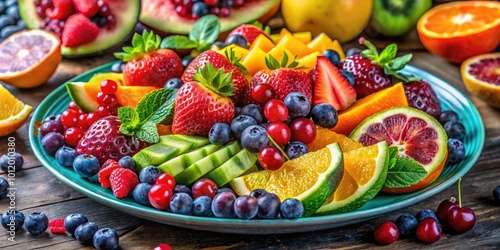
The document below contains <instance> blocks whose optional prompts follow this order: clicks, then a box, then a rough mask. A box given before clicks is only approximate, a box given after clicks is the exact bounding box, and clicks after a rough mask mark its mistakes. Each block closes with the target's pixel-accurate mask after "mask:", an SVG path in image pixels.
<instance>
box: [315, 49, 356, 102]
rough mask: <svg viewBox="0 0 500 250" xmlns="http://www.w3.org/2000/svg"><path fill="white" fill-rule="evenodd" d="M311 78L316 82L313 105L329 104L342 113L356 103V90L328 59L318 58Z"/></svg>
mask: <svg viewBox="0 0 500 250" xmlns="http://www.w3.org/2000/svg"><path fill="white" fill-rule="evenodd" d="M311 76H312V80H313V82H314V91H313V105H317V104H320V103H329V104H331V105H332V106H333V107H335V109H337V111H341V110H345V109H347V108H349V107H350V106H351V105H352V104H353V103H354V102H355V101H356V90H355V89H354V87H353V86H351V84H349V82H348V81H347V80H346V79H345V78H344V76H342V74H341V73H340V71H339V69H338V68H337V67H335V66H334V65H333V64H332V63H331V62H330V60H328V58H326V57H324V56H318V59H317V61H316V65H315V66H314V69H313V70H312V72H311Z"/></svg>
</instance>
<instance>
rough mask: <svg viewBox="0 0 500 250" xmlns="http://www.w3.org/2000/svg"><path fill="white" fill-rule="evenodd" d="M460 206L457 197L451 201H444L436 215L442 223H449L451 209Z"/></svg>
mask: <svg viewBox="0 0 500 250" xmlns="http://www.w3.org/2000/svg"><path fill="white" fill-rule="evenodd" d="M456 206H458V204H457V201H456V199H455V197H451V198H450V199H447V200H444V201H442V202H441V203H439V206H438V208H437V210H436V215H437V217H438V218H439V220H440V221H443V222H447V221H448V214H449V213H450V210H451V208H453V207H456Z"/></svg>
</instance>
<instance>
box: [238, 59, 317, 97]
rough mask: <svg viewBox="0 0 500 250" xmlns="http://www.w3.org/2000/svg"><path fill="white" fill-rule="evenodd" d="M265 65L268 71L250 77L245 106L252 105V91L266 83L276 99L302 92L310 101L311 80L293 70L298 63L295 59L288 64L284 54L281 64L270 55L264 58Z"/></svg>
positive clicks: (304, 74)
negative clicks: (271, 88) (274, 93)
mask: <svg viewBox="0 0 500 250" xmlns="http://www.w3.org/2000/svg"><path fill="white" fill-rule="evenodd" d="M266 65H267V67H268V68H269V69H264V70H261V71H259V72H257V73H256V74H255V75H254V76H253V77H252V82H251V83H250V86H249V88H248V89H247V91H246V92H245V100H244V103H245V104H249V103H254V101H253V99H252V89H253V88H254V87H255V86H257V85H259V84H262V83H267V84H269V85H271V87H273V89H274V91H275V92H276V98H277V99H279V100H281V101H283V100H284V99H285V97H286V96H287V95H288V94H289V93H290V92H302V93H304V94H305V95H306V96H307V98H309V100H312V82H311V78H310V77H309V75H308V74H307V73H305V72H304V71H302V70H300V69H298V68H295V67H297V65H298V63H297V61H295V58H294V59H293V60H292V62H291V63H290V64H288V55H287V54H286V53H285V54H284V55H283V58H282V60H281V62H278V61H277V60H276V59H275V58H274V57H272V56H271V55H270V56H269V57H268V58H266Z"/></svg>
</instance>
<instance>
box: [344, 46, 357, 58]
mask: <svg viewBox="0 0 500 250" xmlns="http://www.w3.org/2000/svg"><path fill="white" fill-rule="evenodd" d="M360 53H361V50H360V49H358V48H350V49H348V50H347V52H346V53H345V56H352V55H356V54H360Z"/></svg>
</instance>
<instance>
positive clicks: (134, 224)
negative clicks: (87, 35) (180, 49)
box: [0, 35, 500, 249]
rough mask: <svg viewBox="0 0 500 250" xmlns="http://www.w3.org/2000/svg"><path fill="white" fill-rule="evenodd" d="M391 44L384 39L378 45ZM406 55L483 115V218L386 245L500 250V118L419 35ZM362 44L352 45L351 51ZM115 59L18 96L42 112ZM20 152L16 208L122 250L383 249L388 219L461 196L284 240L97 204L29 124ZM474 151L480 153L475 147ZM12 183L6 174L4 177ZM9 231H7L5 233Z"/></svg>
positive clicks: (18, 240) (77, 62) (476, 190)
mask: <svg viewBox="0 0 500 250" xmlns="http://www.w3.org/2000/svg"><path fill="white" fill-rule="evenodd" d="M389 42H390V41H387V40H379V41H377V45H382V44H387V43H389ZM398 44H399V45H400V48H402V49H403V51H404V52H411V53H413V54H414V59H413V60H412V62H411V64H412V65H414V66H416V67H419V68H421V69H423V70H426V71H428V72H430V73H432V74H435V75H437V76H438V77H440V78H442V79H444V80H445V81H446V82H448V83H450V84H451V85H453V86H455V87H457V88H458V89H459V90H460V91H462V92H463V93H464V94H466V95H467V96H468V97H469V98H470V99H471V101H472V102H473V103H474V105H475V106H476V107H477V109H478V110H479V112H480V114H481V116H482V119H483V122H484V125H485V129H486V138H485V143H484V150H483V152H482V154H481V157H480V158H479V160H478V161H477V163H476V164H475V165H474V166H473V168H472V169H471V170H470V171H469V172H468V173H467V174H466V175H465V176H464V177H463V181H462V194H463V200H464V204H465V205H466V206H468V207H470V208H472V209H473V210H474V211H475V213H476V216H477V224H476V226H475V227H474V229H473V230H471V231H469V232H467V233H464V234H453V233H450V232H447V231H445V233H444V234H443V236H442V238H441V240H439V241H438V242H436V243H433V244H430V245H426V244H423V243H420V242H419V241H418V240H417V239H416V238H411V239H400V240H398V241H397V242H395V243H393V244H391V245H389V246H386V247H385V248H387V249H395V248H397V249H415V248H428V249H466V248H467V249H468V248H471V247H476V248H477V249H498V248H500V237H499V236H500V207H497V206H494V205H493V202H492V190H493V189H494V188H495V187H496V186H498V185H500V171H499V170H498V166H500V114H499V110H495V109H492V108H490V107H488V106H487V105H485V104H484V103H483V102H482V101H480V100H478V99H476V98H474V97H473V96H471V95H470V94H469V93H468V92H467V90H466V89H465V87H464V84H463V82H462V80H461V77H460V72H459V67H458V65H453V64H450V63H448V62H446V61H444V60H443V59H441V58H438V57H436V56H434V55H431V54H429V53H428V52H426V51H425V50H423V49H422V47H421V45H420V44H419V43H418V40H417V39H416V36H411V35H410V36H409V37H407V38H405V39H402V40H399V41H398ZM353 46H356V45H355V44H354V43H349V44H345V45H344V48H346V49H347V48H351V47H353ZM112 60H114V58H113V56H112V55H110V54H108V55H104V56H99V57H92V58H80V59H72V60H69V59H65V60H63V62H62V63H61V64H60V66H59V68H58V70H57V72H56V73H55V75H54V76H53V77H52V78H51V79H50V80H49V81H48V82H47V84H45V85H43V86H41V87H39V88H36V89H31V90H19V89H13V88H9V89H10V90H11V91H12V92H13V93H14V94H15V95H16V96H17V97H18V98H19V99H21V100H23V101H24V102H26V103H28V104H30V105H32V106H33V107H35V108H36V107H37V105H38V104H39V103H40V102H41V101H42V100H43V98H44V97H45V96H46V95H47V94H48V93H50V92H51V91H53V90H54V89H55V88H56V87H58V86H60V85H61V84H64V82H65V81H67V80H69V79H71V78H72V77H74V76H76V75H78V74H81V73H83V72H85V71H87V70H89V69H91V68H93V67H96V66H98V65H101V64H103V63H106V62H110V61H112ZM11 136H12V137H14V138H15V143H16V146H15V147H16V150H18V152H20V153H22V154H23V156H24V160H25V164H24V170H22V171H19V172H17V173H16V177H15V178H16V179H15V182H16V183H15V184H16V187H17V192H16V208H17V209H20V210H21V211H22V212H23V213H24V214H25V215H26V214H29V213H31V212H35V211H39V212H44V213H46V214H47V215H48V217H49V218H55V217H65V216H66V215H68V214H70V213H82V214H84V215H86V216H87V217H88V218H89V220H91V221H94V222H95V223H97V224H98V225H99V227H101V228H102V227H112V228H114V229H116V230H117V232H118V233H119V235H120V245H121V247H122V248H123V249H152V248H153V247H154V246H156V245H158V244H160V243H168V244H170V246H172V248H173V249H268V248H269V249H333V248H349V249H366V248H375V247H380V248H383V246H379V245H377V244H376V243H375V242H374V240H373V237H372V233H373V229H374V228H375V227H376V226H377V225H378V224H379V223H381V222H383V221H386V220H395V219H396V218H397V217H398V216H399V215H400V214H401V213H411V214H416V213H417V212H418V211H419V210H421V209H436V208H437V206H438V204H439V203H440V202H441V201H442V200H444V199H447V198H449V197H451V196H456V194H457V191H456V185H452V186H450V187H449V188H447V189H445V190H444V191H442V192H441V193H439V194H437V195H435V196H433V197H431V198H429V199H428V200H426V201H422V202H420V203H417V204H415V205H412V206H409V207H406V208H402V209H399V210H397V211H394V212H391V213H390V214H385V215H382V216H380V217H379V218H376V219H372V220H368V221H366V222H361V223H356V224H353V225H349V226H344V227H340V228H335V229H330V230H322V231H315V232H307V233H297V234H285V235H260V236H253V235H233V234H222V233H211V232H203V231H196V230H188V229H183V228H179V227H174V226H168V225H163V224H158V223H155V222H150V221H147V220H143V219H140V218H136V217H133V216H130V215H127V214H125V213H122V212H119V211H117V210H114V209H112V208H109V207H106V206H104V205H101V204H100V203H98V202H95V201H93V200H91V199H89V198H87V197H85V196H83V195H82V194H80V193H79V192H77V191H76V190H74V189H72V188H70V187H68V186H66V185H65V184H63V183H62V182H61V181H59V180H58V179H57V178H55V177H54V176H53V175H52V174H50V173H49V171H47V170H46V169H45V168H44V167H43V166H41V164H40V163H39V162H38V161H37V159H36V158H35V156H34V155H33V153H32V151H31V148H30V143H29V140H28V124H25V125H24V126H23V127H22V128H20V129H19V130H18V131H17V132H16V133H14V134H12V135H11ZM7 143H8V137H2V138H0V153H2V154H3V153H6V152H7V147H8V146H7ZM468 150H474V149H468ZM2 176H4V177H5V178H6V175H5V174H2ZM8 205H9V200H8V199H2V200H0V210H2V211H3V210H6V209H7V207H8ZM2 232H5V231H2ZM7 237H8V235H7V234H6V233H0V248H9V249H34V248H36V249H79V248H85V249H92V247H83V246H82V245H80V244H79V243H78V241H76V240H75V239H74V238H73V237H71V236H69V235H53V234H50V233H48V231H47V232H46V233H44V234H42V235H39V236H36V237H35V236H32V235H30V234H28V233H27V232H25V231H23V230H21V231H20V232H18V233H17V234H16V237H15V243H13V242H11V241H8V240H7Z"/></svg>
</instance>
